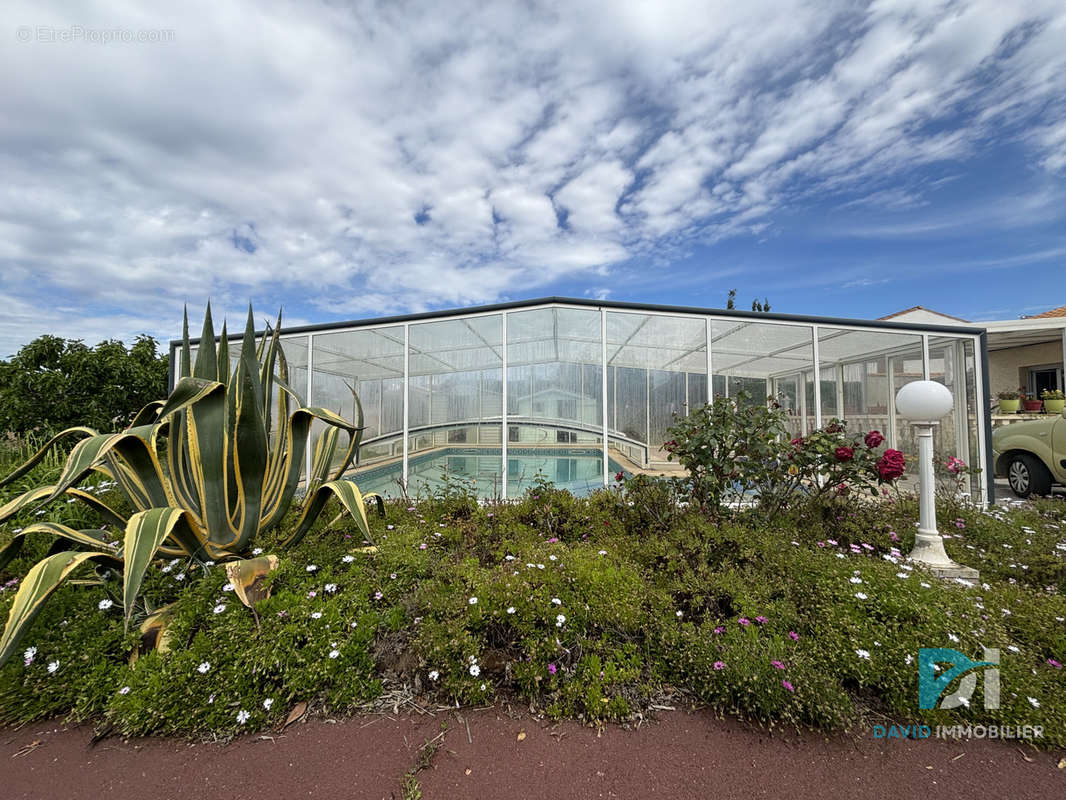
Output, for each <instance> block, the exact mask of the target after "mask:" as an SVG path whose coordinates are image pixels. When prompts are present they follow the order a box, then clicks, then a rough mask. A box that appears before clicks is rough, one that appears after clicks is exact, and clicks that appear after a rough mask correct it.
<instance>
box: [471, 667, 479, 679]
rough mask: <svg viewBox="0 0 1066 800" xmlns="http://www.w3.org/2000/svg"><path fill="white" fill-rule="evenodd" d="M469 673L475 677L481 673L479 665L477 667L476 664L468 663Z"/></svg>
mask: <svg viewBox="0 0 1066 800" xmlns="http://www.w3.org/2000/svg"><path fill="white" fill-rule="evenodd" d="M470 674H471V675H473V676H474V677H475V678H476V677H477V676H478V675H480V674H481V667H479V666H478V665H477V664H471V665H470Z"/></svg>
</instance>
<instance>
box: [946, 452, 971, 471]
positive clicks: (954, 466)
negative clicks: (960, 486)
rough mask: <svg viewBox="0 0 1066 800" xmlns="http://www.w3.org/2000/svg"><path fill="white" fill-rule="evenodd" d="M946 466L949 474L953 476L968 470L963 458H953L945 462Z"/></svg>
mask: <svg viewBox="0 0 1066 800" xmlns="http://www.w3.org/2000/svg"><path fill="white" fill-rule="evenodd" d="M944 466H945V467H947V470H948V472H950V473H951V474H952V475H958V474H959V473H960V472H962V471H963V470H964V469H966V462H965V461H963V460H962V459H961V458H955V457H954V456H952V457H951V458H949V459H948V460H947V461H945V462H944Z"/></svg>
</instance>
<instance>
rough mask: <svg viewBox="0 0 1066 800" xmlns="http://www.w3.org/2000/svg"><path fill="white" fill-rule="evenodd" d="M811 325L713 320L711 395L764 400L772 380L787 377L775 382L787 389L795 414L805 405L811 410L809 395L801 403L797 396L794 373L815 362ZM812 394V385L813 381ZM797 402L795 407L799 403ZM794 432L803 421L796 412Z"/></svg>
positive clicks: (757, 400)
mask: <svg viewBox="0 0 1066 800" xmlns="http://www.w3.org/2000/svg"><path fill="white" fill-rule="evenodd" d="M812 338H813V337H812V329H811V327H810V326H809V325H774V324H768V323H763V322H738V321H737V320H717V319H716V320H712V322H711V355H712V358H713V363H714V392H715V395H719V394H722V393H728V395H729V396H730V397H737V396H738V395H740V393H742V392H743V393H744V394H745V395H747V397H748V401H749V402H751V403H765V402H766V398H767V397H769V396H770V395H771V394H773V392H774V391H775V389H774V379H775V378H778V377H779V376H780V377H788V378H789V382H786V383H781V384H779V387H778V390H777V391H781V387H782V386H788V387H791V388H790V391H791V392H792V398H793V400H792V405H791V406H790V408H791V409H792V410H793V412H794V414H796V415H798V414H800V413H801V409H802V408H806V409H807V411H808V413H810V414H811V415H812V425H813V414H814V401H813V396H812V399H811V401H810V402H809V403H806V404H803V402H802V398H801V396H799V391H800V384H799V379H798V378H797V372H798V371H799V370H802V369H804V368H806V369H810V368H811V367H812V366H813V364H814V347H813V345H812ZM810 388H811V391H812V392H813V384H811V387H810ZM797 402H799V407H797V405H796V404H797ZM794 427H795V428H796V432H797V433H799V432H800V431H801V430H802V429H803V427H804V426H803V423H802V419H801V418H800V417H798V416H797V418H796V424H795V425H794Z"/></svg>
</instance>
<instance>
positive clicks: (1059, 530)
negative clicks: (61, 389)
mask: <svg viewBox="0 0 1066 800" xmlns="http://www.w3.org/2000/svg"><path fill="white" fill-rule="evenodd" d="M663 487H664V485H663V484H661V483H658V482H655V481H641V482H637V483H636V484H633V485H631V486H629V487H628V488H627V489H625V490H622V489H615V490H612V491H604V492H600V493H596V494H594V495H592V496H590V497H588V498H580V499H578V498H574V497H572V496H571V495H569V494H568V493H566V492H562V491H558V490H555V489H552V488H551V487H549V486H546V485H542V486H539V487H537V488H534V489H533V490H531V491H530V492H529V493H528V494H527V495H526V496H525V497H524V498H523V499H522V500H520V501H519V502H515V503H511V504H498V505H493V504H489V505H484V504H479V503H478V502H476V501H475V500H474V498H473V497H471V496H470V495H469V494H468V493H466V492H465V491H463V489H462V487H456V486H447V487H445V488H444V489H442V490H441V491H440V492H438V493H437V495H436V496H433V497H424V498H421V499H419V500H418V501H417V502H409V501H403V502H399V503H393V504H390V505H389V507H388V508H387V513H386V517H385V518H384V519H374V520H373V521H372V528H371V530H372V539H373V546H368V545H369V543H368V542H365V541H364V540H363V536H362V534H359V533H356V531H357V528H356V527H355V525H354V524H350V523H346V522H344V521H339V522H336V523H335V524H332V525H326V524H320V525H319V526H318V527H317V528H316V529H315V530H313V531H312V532H311V533H310V534H309V535H308V536H307V538H306V539H305V540H304V541H303V542H301V543H300V544H299V545H297V546H296V547H295V548H292V549H290V550H288V551H286V552H284V553H283V554H281V555H282V557H281V560H280V565H279V567H278V569H277V570H276V571H274V572H273V573H271V575H270V577H269V578H268V579H267V580H268V582H269V585H270V589H271V594H270V597H269V598H268V599H265V600H262V601H260V602H259V603H258V604H257V605H256V606H255V612H254V613H253V612H252V610H250V609H249V608H247V607H245V606H244V605H242V604H241V603H240V602H239V601H238V600H237V598H236V597H235V596H234V592H233V591H232V590H231V587H229V586H228V581H227V577H226V574H225V571H224V569H223V567H222V565H213V566H207V567H204V566H200V565H196V564H194V563H192V562H188V561H185V560H169V561H158V562H156V563H154V564H153V566H151V567H150V568H149V570H148V572H147V576H146V578H145V583H144V588H143V592H142V596H143V600H142V602H143V603H144V606H143V607H140V610H139V614H140V617H141V618H143V616H144V614H145V613H146V612H147V611H149V610H151V609H154V608H158V607H160V606H163V605H165V604H167V603H172V602H173V603H175V605H174V613H173V616H172V618H171V621H170V623H169V628H168V631H167V635H168V643H169V651H168V652H159V651H156V650H152V649H144V650H143V652H141V653H140V654H139V655H138V657H137V658H136V660H135V662H134V663H131V654H133V653H134V652H136V651H138V649H139V639H140V637H139V633H138V632H137V629H136V625H134V626H132V627H131V631H130V632H128V633H127V632H124V628H123V617H122V612H121V608H120V606H121V587H120V586H119V585H118V582H117V581H113V582H112V583H110V584H105V585H104V586H88V587H87V586H71V585H66V586H64V587H62V588H60V589H59V590H58V592H57V594H56V595H55V596H54V597H53V598H52V599H51V600H50V601H49V603H48V604H47V605H46V606H45V609H44V611H43V612H42V613H41V615H40V617H39V618H38V619H37V620H36V621H35V623H34V624H33V627H32V629H31V630H30V631H29V633H28V635H27V637H26V639H25V641H24V643H23V645H22V646H23V648H24V653H21V654H20V655H21V656H22V657H18V656H16V658H13V659H12V660H11V661H10V662H8V663H7V664H6V665H5V666H4V667H3V668H2V669H0V720H2V721H3V722H6V723H17V722H21V721H26V720H35V719H44V718H49V717H55V716H57V715H69V716H70V717H71V718H72V719H74V720H90V721H92V722H93V723H94V724H95V725H97V726H98V727H100V728H102V729H103V728H106V729H108V730H110V731H112V732H114V733H116V734H122V735H145V734H164V735H173V736H182V737H189V738H193V739H197V738H212V737H220V736H221V737H229V736H233V735H237V734H241V733H245V732H253V731H259V730H266V729H270V728H274V727H276V726H278V725H280V724H282V723H283V722H284V721H285V719H286V718H287V717H288V715H289V714H290V713H291V712H292V710H293V709H294V707H297V706H298V704H301V703H307V704H308V706H309V708H310V711H311V712H312V713H314V712H318V713H327V714H348V713H353V712H357V711H359V710H365V709H367V708H370V707H373V705H374V704H375V703H376V702H380V700H381V698H382V697H383V696H393V695H396V696H400V695H409V696H412V697H417V698H422V699H423V701H424V702H425V703H429V704H437V705H443V704H448V705H454V704H456V703H458V704H459V705H460V706H471V705H487V704H492V703H495V702H501V701H507V702H512V703H515V704H519V705H521V706H522V707H530V708H532V709H534V710H536V711H537V712H538V713H541V714H544V715H545V716H547V717H552V718H570V719H575V720H579V721H582V722H585V723H589V724H594V725H600V724H602V723H604V722H606V721H620V722H624V723H626V722H628V723H631V724H635V723H636V722H637V721H639V719H640V717H639V716H638V715H640V714H642V713H644V712H646V711H647V710H648V708H649V706H651V705H653V704H656V703H657V702H658V703H659V704H661V701H662V698H664V697H673V698H675V699H678V700H679V701H681V702H684V703H699V704H704V705H707V706H709V707H711V708H714V709H717V710H718V711H720V712H722V713H726V714H730V715H736V716H739V717H743V718H746V719H749V720H753V721H756V722H758V723H761V724H763V725H766V726H770V727H774V728H780V727H785V728H795V727H800V728H802V727H813V728H818V729H823V730H846V729H850V730H864V729H865V727H866V726H868V725H869V724H870V723H871V721H872V720H875V719H876V720H882V721H884V720H891V721H896V722H901V723H907V722H920V723H923V724H927V725H934V726H935V725H938V724H940V725H955V724H965V723H973V724H978V723H980V724H996V725H1040V726H1042V728H1043V732H1044V736H1043V738H1042V739H1040V740H1037V741H1035V742H1034V743H1035V744H1038V745H1041V746H1044V747H1063V746H1064V745H1066V670H1063V669H1062V668H1061V663H1062V662H1064V661H1066V597H1064V594H1063V592H1064V590H1066V520H1064V515H1063V509H1064V506H1063V504H1062V503H1061V502H1057V501H1045V502H1040V503H1033V504H1027V505H1025V506H1019V507H1016V508H1011V509H1009V510H1008V509H992V510H989V511H982V510H979V509H976V508H973V507H966V506H962V505H959V504H956V503H952V502H943V503H941V507H940V515H941V523H942V524H941V529H942V531H945V532H947V533H948V534H949V536H950V538H948V539H947V541H946V546H947V549H948V552H949V554H950V555H951V556H952V558H954V559H956V560H957V561H959V562H961V563H965V564H967V565H970V566H974V567H977V568H978V569H980V570H981V579H982V584H981V585H960V584H958V583H942V582H939V581H937V580H935V579H933V578H931V577H929V576H928V575H925V574H923V573H922V572H921V570H919V569H913V568H911V566H910V565H909V564H907V563H906V561H905V559H904V557H903V554H904V553H906V552H908V550H909V547H910V545H911V542H912V540H913V529H914V522H913V521H914V520H915V519H916V518H917V509H916V504H915V502H914V500H913V499H912V498H908V497H905V496H899V497H895V496H893V497H890V498H888V499H886V500H884V501H882V502H880V503H854V502H847V501H846V498H836V499H833V500H830V501H826V502H822V501H819V502H814V501H812V502H810V503H803V502H798V503H796V504H794V506H793V507H790V508H789V509H787V510H786V511H785V512H784V513H782V514H781V515H779V516H778V517H777V518H775V521H774V522H773V524H772V525H770V526H766V525H765V524H763V523H762V522H761V521H760V518H759V517H758V516H757V515H756V514H755V513H754V512H749V511H744V510H739V511H736V512H735V513H733V514H731V515H730V518H729V519H721V520H717V521H712V520H711V519H710V518H709V517H708V516H707V515H706V514H703V513H701V512H700V511H699V510H698V509H696V508H695V507H687V508H686V507H682V506H679V505H678V504H677V503H676V502H675V500H674V498H673V497H672V496H671V494H670V492H669V491H666V490H665V489H664V488H663ZM74 509H75V507H73V506H71V507H70V510H69V511H68V512H67V513H68V514H71V515H76V514H83V515H84V514H87V513H89V512H88V511H85V510H77V511H76V510H74ZM327 516H328V515H327ZM70 521H71V522H72V523H74V522H76V520H70ZM23 522H25V520H23ZM17 524H19V523H18V521H16V522H15V523H14V525H17ZM6 527H7V530H8V534H7V535H10V533H11V531H12V529H13V525H8V526H6ZM285 530H286V526H285V525H283V526H282V527H281V529H279V532H278V533H277V539H281V538H283V534H284V532H285ZM274 541H276V540H272V539H271V537H270V536H268V537H265V538H264V539H261V540H260V542H259V545H260V546H261V547H262V548H263V550H264V552H265V553H271V552H273V550H272V544H273V543H274ZM43 548H45V544H42V543H36V544H35V543H28V544H27V547H26V548H25V551H24V552H23V553H22V554H21V555H20V556H19V558H17V559H16V560H15V561H13V562H12V563H11V564H9V565H8V567H7V568H5V570H4V574H3V575H0V584H6V587H5V590H4V592H3V593H0V613H2V614H3V615H4V616H6V614H7V610H8V607H9V605H10V602H11V598H12V596H13V595H14V591H13V590H14V588H15V586H16V582H15V579H16V577H17V576H22V575H25V574H26V571H27V569H28V568H29V566H30V565H32V564H33V563H34V561H35V560H37V559H39V558H40V557H41V556H42V555H43V554H44V552H45V550H44V549H43ZM135 621H136V620H135ZM928 647H945V648H953V649H957V650H959V651H960V652H962V653H966V654H968V655H970V656H971V657H974V658H976V657H977V656H979V655H980V654H981V652H982V647H994V648H999V649H1000V653H1001V665H1000V671H1001V678H1000V685H1001V704H1000V708H998V709H995V710H985V709H984V708H983V703H982V700H983V694H982V692H983V686H979V687H978V688H977V691H976V692H975V694H974V695H973V697H972V701H971V704H970V706H969V707H963V708H960V709H957V710H953V711H947V710H939V709H938V710H935V711H919V710H918V690H917V666H916V663H915V659H916V658H917V654H918V651H919V649H920V648H928Z"/></svg>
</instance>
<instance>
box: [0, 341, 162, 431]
mask: <svg viewBox="0 0 1066 800" xmlns="http://www.w3.org/2000/svg"><path fill="white" fill-rule="evenodd" d="M156 347H157V345H156V341H155V339H153V338H152V337H151V336H138V337H137V340H136V342H134V344H133V346H132V347H131V348H129V349H128V350H127V349H126V346H125V345H124V344H123V343H122V342H120V341H117V340H113V339H112V340H108V341H105V342H100V343H99V344H98V345H96V346H95V347H88V346H86V345H85V344H84V343H83V342H82V341H81V340H76V339H62V338H60V337H58V336H40V337H38V338H37V339H34V340H33V341H32V342H30V343H29V344H27V345H26V346H25V347H23V348H22V349H21V350H19V352H18V353H16V354H15V355H14V356H12V357H11V359H10V360H8V361H0V432H4V433H15V434H20V435H21V434H26V433H39V434H49V433H53V432H55V431H58V430H62V429H63V428H69V427H71V426H74V425H88V426H89V427H92V428H95V429H97V430H100V431H114V430H119V429H121V428H123V427H125V425H126V424H127V423H128V422H129V421H130V420H131V419H132V418H133V415H134V414H135V413H136V412H137V411H138V410H139V409H140V408H142V407H143V406H144V405H146V404H148V403H150V402H152V401H153V400H158V399H160V398H162V397H165V396H166V391H167V359H166V356H164V355H160V354H159V353H158V352H157V350H156Z"/></svg>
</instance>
